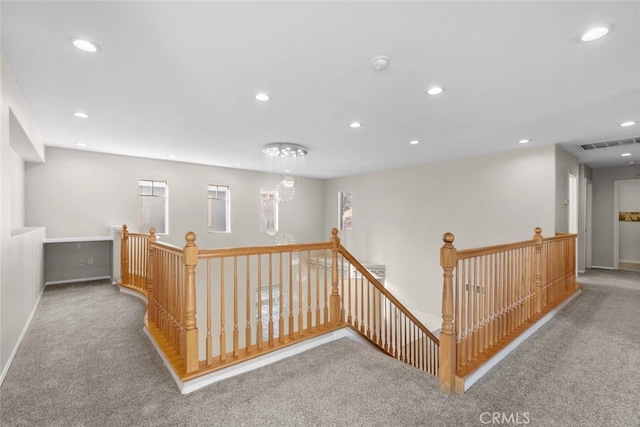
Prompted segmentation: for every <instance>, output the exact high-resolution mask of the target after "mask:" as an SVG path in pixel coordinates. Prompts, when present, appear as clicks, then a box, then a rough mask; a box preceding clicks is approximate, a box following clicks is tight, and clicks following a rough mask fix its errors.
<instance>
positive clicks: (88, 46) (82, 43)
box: [72, 39, 100, 53]
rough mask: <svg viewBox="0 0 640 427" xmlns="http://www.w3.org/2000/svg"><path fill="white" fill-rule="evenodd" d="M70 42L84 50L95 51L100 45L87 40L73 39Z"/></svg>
mask: <svg viewBox="0 0 640 427" xmlns="http://www.w3.org/2000/svg"><path fill="white" fill-rule="evenodd" d="M72 43H73V45H74V46H75V47H77V48H78V49H80V50H82V51H84V52H89V53H95V52H97V51H98V50H100V46H98V45H97V44H95V43H94V42H92V41H89V40H84V39H73V40H72Z"/></svg>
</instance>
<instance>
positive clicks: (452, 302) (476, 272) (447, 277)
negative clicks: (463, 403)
mask: <svg viewBox="0 0 640 427" xmlns="http://www.w3.org/2000/svg"><path fill="white" fill-rule="evenodd" d="M541 232H542V231H541V229H540V228H536V229H535V235H534V237H533V239H532V240H529V241H523V242H517V243H512V244H506V245H498V246H491V247H485V248H478V249H469V250H456V248H455V247H454V246H453V242H454V236H453V234H451V233H446V234H445V235H444V236H443V241H444V246H443V247H442V249H441V265H442V268H443V270H444V282H443V302H442V317H443V323H442V331H441V333H440V371H439V377H440V378H439V381H440V390H441V391H442V392H443V393H445V394H451V393H452V392H453V391H456V392H457V393H459V394H462V393H463V391H464V379H465V377H467V376H468V375H470V374H471V373H473V372H474V371H476V370H477V369H478V368H479V367H480V366H482V365H483V364H484V363H485V362H486V361H487V360H488V359H489V358H491V357H492V356H493V355H495V354H496V353H497V352H498V351H500V350H501V349H502V348H504V347H506V345H508V344H509V343H510V342H512V341H513V340H514V339H515V338H516V337H517V336H518V335H520V334H521V333H522V332H524V331H525V330H526V329H527V328H528V327H530V326H531V325H532V324H533V323H535V322H536V321H537V320H539V319H540V318H541V317H542V316H543V315H544V314H546V313H548V312H549V311H550V310H551V309H552V308H554V307H555V306H556V305H558V304H559V303H560V302H562V301H563V300H564V299H565V298H567V297H568V296H570V295H571V294H572V293H573V292H575V291H576V283H575V277H576V265H575V239H576V236H575V235H574V234H564V235H558V236H556V237H551V238H543V237H542V234H541Z"/></svg>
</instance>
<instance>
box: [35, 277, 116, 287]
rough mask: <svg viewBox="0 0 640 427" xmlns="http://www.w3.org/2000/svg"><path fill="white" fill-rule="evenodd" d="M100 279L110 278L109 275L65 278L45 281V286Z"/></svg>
mask: <svg viewBox="0 0 640 427" xmlns="http://www.w3.org/2000/svg"><path fill="white" fill-rule="evenodd" d="M102 279H109V280H112V281H113V279H111V276H94V277H83V278H81V279H67V280H54V281H52V282H45V284H44V285H45V286H47V285H59V284H61V283H78V282H93V281H94V280H102Z"/></svg>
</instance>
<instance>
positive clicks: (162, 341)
mask: <svg viewBox="0 0 640 427" xmlns="http://www.w3.org/2000/svg"><path fill="white" fill-rule="evenodd" d="M134 236H135V237H134ZM138 236H141V235H137V234H136V235H134V234H132V233H128V231H127V229H126V226H125V227H123V232H122V252H123V255H122V286H128V287H130V288H134V287H133V286H131V285H129V284H128V283H127V279H131V278H132V277H134V274H133V273H132V271H133V270H134V269H133V268H132V267H133V266H134V265H135V266H139V265H142V264H141V263H139V262H138V261H137V260H138V259H140V258H145V257H146V259H147V263H146V264H145V265H146V266H147V269H146V274H145V276H144V277H145V279H146V280H145V281H144V284H145V286H146V289H145V292H146V295H147V298H148V313H147V322H148V324H147V327H148V330H149V331H150V333H151V335H152V336H153V337H154V340H155V341H156V343H157V344H158V346H159V347H160V348H161V349H162V351H163V352H164V354H165V355H166V356H167V359H168V360H169V361H170V363H171V365H172V366H173V369H174V371H175V372H176V373H177V374H178V376H179V377H180V378H181V379H182V380H183V381H184V380H190V379H193V378H196V377H198V376H202V375H205V374H207V373H210V372H213V371H217V370H220V369H223V368H225V367H228V366H232V365H234V364H237V363H240V362H243V361H246V360H248V359H251V358H254V357H257V356H260V355H263V354H266V353H268V352H271V351H275V350H278V349H281V348H283V347H286V346H289V345H292V344H294V343H297V342H301V341H303V340H306V339H309V338H312V337H316V336H319V335H321V334H324V333H327V332H330V331H334V330H336V329H339V328H344V327H350V328H351V329H353V330H354V331H357V333H358V334H360V335H361V336H362V337H364V338H366V339H368V340H369V341H370V342H371V343H373V344H374V345H376V346H378V347H379V348H380V349H381V350H382V351H384V352H386V353H387V354H389V355H390V356H392V357H395V358H397V359H399V360H401V361H403V362H405V363H408V364H410V365H412V366H415V367H416V368H419V369H422V370H424V371H427V372H429V373H431V374H433V375H436V373H437V369H438V368H437V366H438V339H437V338H435V337H434V336H433V334H432V333H431V332H430V331H428V330H427V328H426V327H425V326H423V325H422V324H421V323H420V322H419V321H418V320H417V319H416V318H415V317H414V316H413V315H412V314H411V313H410V312H409V310H407V309H406V308H405V307H404V306H403V305H402V304H401V303H400V302H399V301H397V300H396V299H395V298H394V297H393V296H392V295H391V294H390V293H389V292H388V291H387V290H386V289H385V288H384V286H383V285H382V284H380V282H378V281H377V280H376V279H375V278H374V277H373V276H372V274H371V273H370V272H369V271H368V270H366V269H365V268H364V267H363V266H362V265H361V264H360V263H359V262H358V261H357V260H356V259H355V258H354V257H353V256H352V255H351V254H349V253H348V252H347V251H346V249H345V248H343V247H342V246H341V245H340V239H339V238H338V231H337V230H336V229H333V230H332V235H331V238H330V240H329V241H328V242H325V243H312V244H297V245H286V246H265V247H248V248H231V249H198V248H197V247H196V245H195V234H193V233H187V235H186V241H187V243H186V245H185V247H184V248H178V247H175V246H172V245H167V244H163V243H160V242H158V241H157V239H156V237H155V233H154V230H153V229H152V230H150V234H149V235H148V236H146V240H147V246H146V247H145V246H144V245H142V244H131V242H133V241H136V239H138ZM132 260H136V261H135V262H133V261H132ZM136 268H137V267H136ZM196 270H197V271H198V275H197V278H196ZM136 271H137V270H136ZM140 283H142V282H140ZM134 289H142V287H141V286H139V287H136V288H134ZM196 289H198V292H199V294H198V299H197V300H196ZM196 307H198V312H199V313H202V319H200V325H198V323H197V322H196ZM199 331H201V332H202V333H203V334H204V336H202V337H200V336H199V335H198V333H199Z"/></svg>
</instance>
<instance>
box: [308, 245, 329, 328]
mask: <svg viewBox="0 0 640 427" xmlns="http://www.w3.org/2000/svg"><path fill="white" fill-rule="evenodd" d="M325 267H326V265H325ZM309 278H311V275H309ZM320 325H321V321H320V252H319V251H316V328H317V327H319V326H320Z"/></svg>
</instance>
